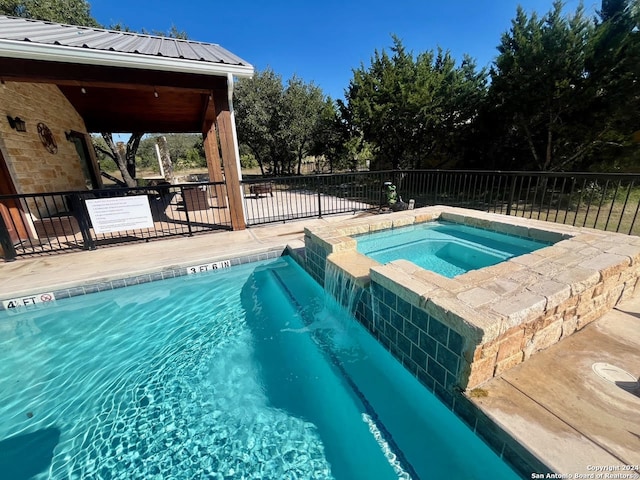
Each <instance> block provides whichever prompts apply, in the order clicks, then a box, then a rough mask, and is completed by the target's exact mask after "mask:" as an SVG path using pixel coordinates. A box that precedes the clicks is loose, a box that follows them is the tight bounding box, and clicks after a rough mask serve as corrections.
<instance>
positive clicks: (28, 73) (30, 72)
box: [0, 57, 227, 93]
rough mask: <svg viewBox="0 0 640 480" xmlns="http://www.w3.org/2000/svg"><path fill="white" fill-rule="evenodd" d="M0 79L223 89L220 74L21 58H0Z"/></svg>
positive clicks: (74, 84) (223, 84) (223, 79)
mask: <svg viewBox="0 0 640 480" xmlns="http://www.w3.org/2000/svg"><path fill="white" fill-rule="evenodd" d="M0 72H1V73H0V78H2V79H3V80H5V81H11V82H30V83H54V84H56V85H72V86H77V87H83V86H84V87H86V86H88V85H92V86H101V87H113V86H116V85H117V86H118V88H128V89H132V90H139V89H141V88H142V87H144V86H149V85H151V86H155V87H176V88H179V89H185V88H186V89H192V90H193V89H195V90H198V91H200V93H205V92H209V91H210V90H211V87H212V86H213V87H215V88H225V87H226V84H227V79H226V77H224V76H214V75H201V74H190V73H181V72H166V71H161V70H143V69H139V70H138V69H133V68H122V67H109V66H101V65H84V64H79V63H61V62H45V61H42V60H27V59H22V58H6V57H2V58H0Z"/></svg>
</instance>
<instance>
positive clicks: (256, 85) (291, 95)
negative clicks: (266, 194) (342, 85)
mask: <svg viewBox="0 0 640 480" xmlns="http://www.w3.org/2000/svg"><path fill="white" fill-rule="evenodd" d="M234 93H235V100H234V109H235V112H236V124H237V129H238V140H239V142H240V143H241V144H244V145H245V146H246V147H247V148H248V149H249V151H250V152H251V154H252V155H253V156H254V158H255V159H256V160H257V162H258V164H259V166H260V171H261V173H262V175H267V174H271V175H284V174H288V175H291V174H293V173H294V172H297V173H298V174H299V173H300V166H301V163H302V160H303V159H304V158H305V157H306V156H307V155H309V153H310V152H311V149H312V146H313V143H312V140H313V135H314V132H315V131H316V129H317V127H316V125H317V123H318V121H319V119H320V115H321V112H322V109H323V105H324V103H323V102H324V96H323V94H322V91H321V90H320V88H319V87H317V86H315V85H314V84H313V83H309V84H307V83H305V82H303V81H302V80H301V79H300V78H298V77H295V76H294V77H292V78H291V79H290V80H289V81H288V82H287V86H286V87H285V86H284V85H283V83H282V77H281V76H280V75H278V74H276V73H275V72H274V71H273V70H271V69H269V68H267V69H265V70H264V71H262V72H256V74H255V75H254V76H253V78H250V79H241V80H239V81H238V83H237V86H236V88H235V89H234Z"/></svg>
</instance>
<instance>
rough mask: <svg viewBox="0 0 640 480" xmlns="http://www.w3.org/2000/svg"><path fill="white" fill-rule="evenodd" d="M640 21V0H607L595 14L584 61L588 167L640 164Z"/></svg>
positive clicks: (618, 167) (624, 166) (609, 167)
mask: <svg viewBox="0 0 640 480" xmlns="http://www.w3.org/2000/svg"><path fill="white" fill-rule="evenodd" d="M639 20H640V4H639V3H638V2H637V1H635V2H629V1H628V0H603V2H602V8H601V10H600V11H599V12H598V17H597V18H596V19H595V28H594V33H593V36H592V38H591V40H590V43H589V45H588V49H587V52H586V60H585V65H586V77H587V81H586V83H587V93H588V95H589V97H590V102H589V107H590V113H591V115H590V117H589V118H591V125H590V126H591V131H590V136H589V140H590V142H591V145H590V146H591V149H590V151H589V152H588V153H589V154H588V155H586V156H585V157H586V160H587V161H586V162H584V163H583V165H584V166H587V167H588V166H591V168H594V167H595V168H599V169H606V170H614V171H615V170H620V169H629V168H630V167H632V165H633V164H635V165H639V164H640V149H639V148H638V147H639V144H640V138H639V137H640V37H639V35H640V32H639V31H638V27H639V26H640V22H639ZM585 113H587V112H585ZM596 160H597V161H596Z"/></svg>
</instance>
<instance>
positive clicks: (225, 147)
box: [213, 88, 246, 230]
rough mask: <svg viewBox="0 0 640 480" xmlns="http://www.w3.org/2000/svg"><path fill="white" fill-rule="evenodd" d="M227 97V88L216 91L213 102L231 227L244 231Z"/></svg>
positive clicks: (238, 175)
mask: <svg viewBox="0 0 640 480" xmlns="http://www.w3.org/2000/svg"><path fill="white" fill-rule="evenodd" d="M227 95H228V94H227V89H226V88H225V89H224V90H220V89H216V90H214V91H213V102H214V106H215V111H216V123H217V125H218V134H219V137H220V153H221V154H222V165H223V167H224V179H225V183H226V185H227V198H228V199H229V211H230V214H231V227H232V228H233V229H234V230H244V229H245V228H246V224H245V220H244V210H243V205H242V192H241V190H240V172H239V171H238V169H239V167H238V161H237V159H236V145H235V136H234V131H233V123H232V118H231V111H230V106H229V99H228V97H227Z"/></svg>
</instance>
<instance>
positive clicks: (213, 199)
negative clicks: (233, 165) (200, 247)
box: [0, 182, 231, 260]
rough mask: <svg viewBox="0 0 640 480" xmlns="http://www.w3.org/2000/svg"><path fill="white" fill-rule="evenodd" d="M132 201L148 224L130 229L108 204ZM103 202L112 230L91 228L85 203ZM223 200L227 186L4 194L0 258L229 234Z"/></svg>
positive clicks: (0, 210)
mask: <svg viewBox="0 0 640 480" xmlns="http://www.w3.org/2000/svg"><path fill="white" fill-rule="evenodd" d="M131 197H137V198H138V199H141V198H144V199H146V200H144V201H143V202H142V205H143V206H144V208H143V210H142V213H143V214H144V213H146V220H147V221H146V223H147V226H145V227H144V228H138V227H136V226H135V222H136V219H135V218H134V219H131V218H128V219H125V224H124V226H123V224H122V223H121V222H120V220H123V219H122V218H120V217H119V216H118V211H117V210H118V209H119V208H121V207H120V206H119V205H118V202H115V201H113V200H114V199H123V198H129V199H130V198H131ZM106 199H111V201H107V202H102V203H101V205H102V213H101V214H102V215H103V216H104V215H106V217H105V218H106V221H107V223H108V222H109V221H112V222H113V221H114V219H115V222H116V224H114V225H113V227H114V228H109V225H101V228H95V227H94V225H93V224H92V218H91V216H90V215H89V211H88V208H87V201H91V200H106ZM226 201H227V200H226V187H225V185H224V183H221V182H213V183H201V184H197V185H194V184H184V185H158V186H153V187H136V188H111V189H104V190H91V191H82V192H57V193H43V194H26V195H3V196H0V214H1V215H0V247H1V251H2V256H3V258H4V259H5V260H13V259H15V258H16V257H20V256H25V255H35V254H47V253H54V252H60V251H66V250H79V249H83V250H93V249H95V248H98V247H102V246H108V245H117V244H122V243H126V242H131V241H149V240H153V239H158V238H164V237H171V236H178V235H193V234H195V233H199V232H205V231H211V230H221V229H222V230H230V229H231V220H230V212H229V209H228V208H227V206H226ZM147 203H148V207H149V208H148V209H146V205H147ZM105 209H106V210H108V212H105ZM94 215H95V214H94ZM94 219H95V217H94ZM110 219H111V220H110ZM127 221H128V222H131V221H133V223H132V224H131V227H132V228H130V229H129V228H126V227H127V225H126V222H127ZM119 222H120V225H118V224H117V223H119ZM123 228H124V229H123Z"/></svg>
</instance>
